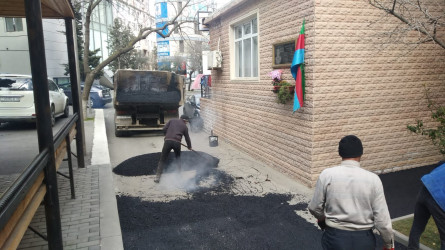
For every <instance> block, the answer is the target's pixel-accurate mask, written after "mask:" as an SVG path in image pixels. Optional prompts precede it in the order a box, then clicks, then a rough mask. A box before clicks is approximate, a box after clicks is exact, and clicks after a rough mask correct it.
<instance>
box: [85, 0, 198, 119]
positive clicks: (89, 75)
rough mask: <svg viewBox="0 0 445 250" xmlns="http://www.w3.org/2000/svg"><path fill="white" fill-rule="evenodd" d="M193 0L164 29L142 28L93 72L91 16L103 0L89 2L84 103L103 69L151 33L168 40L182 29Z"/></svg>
mask: <svg viewBox="0 0 445 250" xmlns="http://www.w3.org/2000/svg"><path fill="white" fill-rule="evenodd" d="M190 1H191V0H188V1H187V2H186V3H185V5H184V6H183V7H182V8H181V9H180V10H178V12H177V14H176V15H175V16H174V17H173V19H171V20H169V21H168V22H166V23H165V24H164V25H163V26H162V27H156V28H153V27H141V29H140V30H139V33H138V35H137V36H136V38H134V39H132V40H131V41H130V42H129V43H128V44H127V46H125V47H124V48H121V49H119V50H116V51H115V52H114V53H113V54H111V55H110V56H109V57H108V58H106V59H104V60H103V61H102V62H101V63H100V64H99V65H98V66H96V67H95V68H94V69H93V70H91V69H90V68H89V65H88V58H89V54H88V48H89V47H90V24H91V14H92V12H93V10H94V8H96V7H97V6H98V5H99V4H100V2H102V0H89V2H88V7H87V9H86V14H85V23H84V27H85V32H84V37H85V40H84V48H85V50H84V61H83V67H84V69H85V75H86V77H85V86H84V91H83V93H82V101H83V103H84V104H85V103H87V102H88V97H89V93H90V90H91V86H92V84H93V81H94V76H95V75H96V74H97V73H98V72H100V71H101V70H102V69H104V68H105V67H106V66H107V65H108V64H109V63H110V62H112V61H113V60H115V59H116V58H118V57H119V56H120V55H122V54H124V53H127V52H129V51H131V50H133V49H134V45H135V44H136V43H137V42H139V41H141V40H143V39H145V38H147V36H148V35H150V34H151V33H157V34H159V35H160V36H161V37H163V38H166V37H169V36H170V35H171V34H172V32H173V31H174V30H175V29H177V28H178V27H180V26H181V25H182V24H184V23H186V22H188V21H180V22H178V21H177V20H178V19H179V17H180V16H181V15H182V13H183V11H184V9H185V8H186V7H187V6H188V5H189V3H190ZM169 26H173V28H172V29H170V30H169V32H168V33H167V34H163V30H165V29H166V28H167V27H169ZM82 109H83V115H84V117H86V105H83V108H82Z"/></svg>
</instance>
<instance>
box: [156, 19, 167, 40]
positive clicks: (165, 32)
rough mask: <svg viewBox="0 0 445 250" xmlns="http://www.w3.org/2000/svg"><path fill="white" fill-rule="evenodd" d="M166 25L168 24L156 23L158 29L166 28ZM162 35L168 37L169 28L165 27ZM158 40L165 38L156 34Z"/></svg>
mask: <svg viewBox="0 0 445 250" xmlns="http://www.w3.org/2000/svg"><path fill="white" fill-rule="evenodd" d="M166 23H167V22H160V23H156V28H162V27H164V25H165V24H166ZM162 34H163V35H167V34H168V26H167V27H165V29H163V30H162ZM156 38H163V37H162V36H161V35H159V34H157V33H156Z"/></svg>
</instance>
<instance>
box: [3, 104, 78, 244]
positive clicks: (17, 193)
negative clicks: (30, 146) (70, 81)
mask: <svg viewBox="0 0 445 250" xmlns="http://www.w3.org/2000/svg"><path fill="white" fill-rule="evenodd" d="M78 119H79V115H78V114H77V113H75V114H74V115H73V116H71V117H70V118H69V120H68V121H67V122H66V123H65V124H64V125H63V127H62V129H61V130H60V131H58V132H57V134H56V135H55V137H54V148H55V149H58V148H59V147H60V146H61V145H62V143H63V142H64V141H65V142H66V143H67V145H66V146H67V150H66V153H67V155H68V161H69V163H68V164H69V168H70V177H69V178H70V181H71V194H72V197H73V194H74V182H73V175H72V168H71V157H70V154H71V150H70V145H69V144H70V143H71V141H70V132H71V131H72V129H73V128H74V127H75V126H76V122H77V120H78ZM63 153H65V152H64V151H63ZM48 161H49V151H48V149H47V148H46V149H44V150H42V152H40V153H39V154H38V155H37V156H36V157H35V158H34V160H33V161H32V162H31V164H30V165H29V166H28V167H27V168H26V169H25V170H24V171H23V173H22V174H21V175H20V176H19V177H18V178H17V179H16V180H15V181H14V183H13V184H12V185H11V186H10V187H9V188H8V190H6V192H5V193H4V194H3V195H2V197H0V233H3V230H4V229H5V226H6V225H7V224H8V223H9V221H10V220H11V217H12V216H13V214H14V212H16V210H17V209H18V207H19V205H20V204H21V203H22V201H23V200H24V199H25V197H26V195H27V194H28V192H30V190H31V187H32V186H33V185H34V184H35V183H36V181H37V179H38V177H39V175H40V174H41V173H42V172H43V171H44V169H45V167H47V166H48ZM23 213H24V212H23ZM22 215H23V214H22ZM16 223H17V224H18V222H16ZM27 226H28V225H27ZM0 236H2V235H0ZM8 237H9V236H8ZM6 238H7V237H6Z"/></svg>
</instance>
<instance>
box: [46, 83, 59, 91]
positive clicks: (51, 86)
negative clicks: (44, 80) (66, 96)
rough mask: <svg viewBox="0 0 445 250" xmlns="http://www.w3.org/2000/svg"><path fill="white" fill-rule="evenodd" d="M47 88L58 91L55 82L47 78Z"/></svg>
mask: <svg viewBox="0 0 445 250" xmlns="http://www.w3.org/2000/svg"><path fill="white" fill-rule="evenodd" d="M48 89H49V90H51V91H58V90H59V89H58V88H57V86H56V84H55V83H54V82H53V81H51V80H48Z"/></svg>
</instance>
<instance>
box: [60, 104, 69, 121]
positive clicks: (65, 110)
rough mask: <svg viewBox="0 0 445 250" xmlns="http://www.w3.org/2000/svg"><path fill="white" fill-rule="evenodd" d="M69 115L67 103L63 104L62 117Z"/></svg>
mask: <svg viewBox="0 0 445 250" xmlns="http://www.w3.org/2000/svg"><path fill="white" fill-rule="evenodd" d="M69 115H70V107H69V106H68V103H67V104H66V105H65V109H64V110H63V115H62V117H63V118H67V117H68V116H69Z"/></svg>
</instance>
